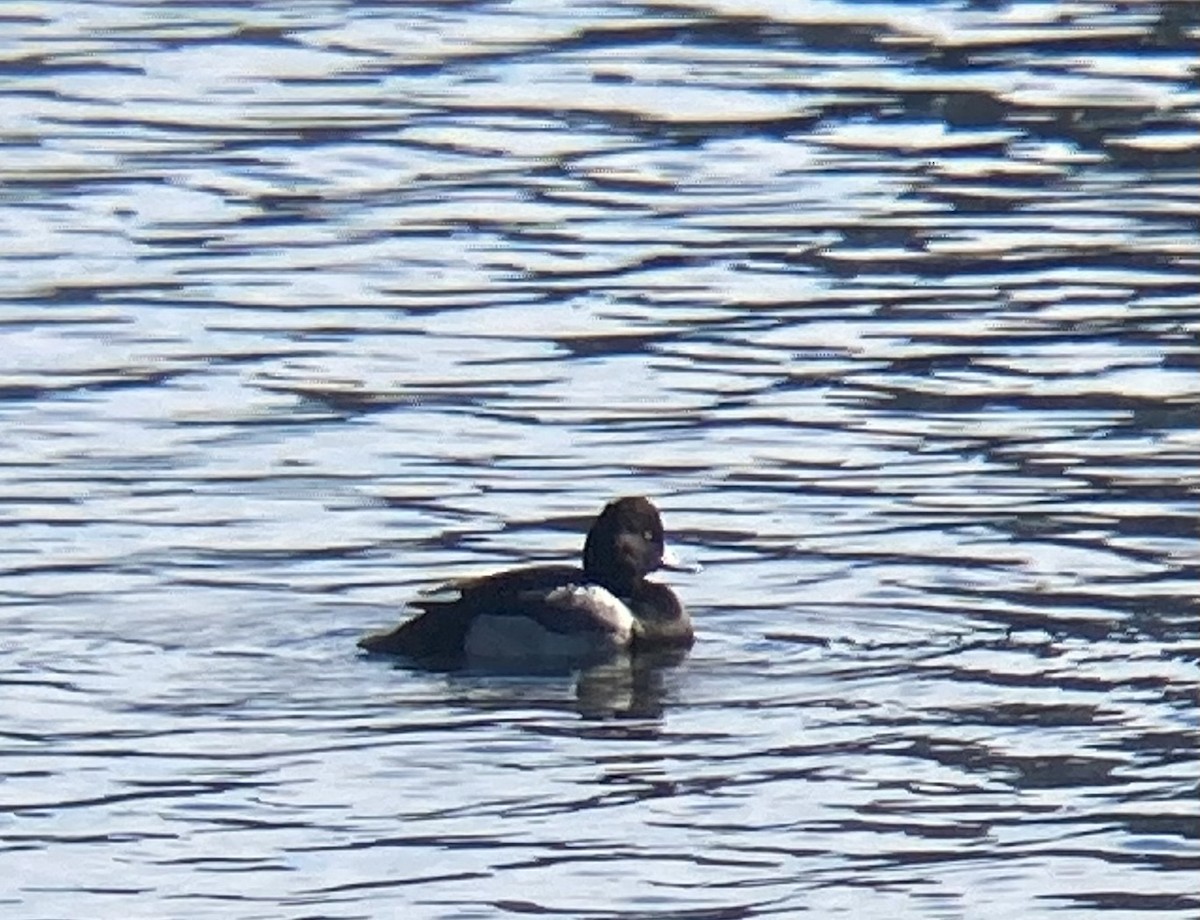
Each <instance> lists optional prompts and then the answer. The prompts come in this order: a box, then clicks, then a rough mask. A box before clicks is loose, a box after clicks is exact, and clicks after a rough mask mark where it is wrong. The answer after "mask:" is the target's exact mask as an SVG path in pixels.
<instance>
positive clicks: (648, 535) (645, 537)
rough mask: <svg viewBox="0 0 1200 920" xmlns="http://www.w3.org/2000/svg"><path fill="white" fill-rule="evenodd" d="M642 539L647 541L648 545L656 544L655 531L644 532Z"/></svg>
mask: <svg viewBox="0 0 1200 920" xmlns="http://www.w3.org/2000/svg"><path fill="white" fill-rule="evenodd" d="M642 539H643V540H645V541H646V542H647V543H653V542H654V531H653V530H643V531H642Z"/></svg>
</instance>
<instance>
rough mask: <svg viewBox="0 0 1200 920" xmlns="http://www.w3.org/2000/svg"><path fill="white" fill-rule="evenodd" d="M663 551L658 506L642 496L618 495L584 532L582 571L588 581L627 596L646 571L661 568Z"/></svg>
mask: <svg viewBox="0 0 1200 920" xmlns="http://www.w3.org/2000/svg"><path fill="white" fill-rule="evenodd" d="M664 551H665V550H664V547H663V525H662V518H661V517H659V516H658V509H657V508H655V507H654V505H652V504H651V503H650V501H649V500H648V499H645V498H640V497H637V498H618V499H617V500H616V501H613V502H609V503H608V504H607V505H605V506H604V510H603V511H602V512H600V516H599V517H598V518H596V522H595V523H594V524H592V529H591V530H589V531H588V535H587V542H586V543H584V545H583V571H584V574H585V575H586V576H587V578H588V580H589V581H592V582H594V583H596V584H599V585H603V586H604V587H606V588H608V590H609V591H611V592H613V594H616V595H617V596H618V597H628V596H630V595H631V594H632V593H633V591H634V589H635V588H636V587H637V586H638V585H639V584H641V582H642V579H644V578H645V577H646V575H647V574H649V573H650V572H653V571H655V570H656V569H659V568H662V565H663V553H664Z"/></svg>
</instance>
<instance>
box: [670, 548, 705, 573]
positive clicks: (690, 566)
mask: <svg viewBox="0 0 1200 920" xmlns="http://www.w3.org/2000/svg"><path fill="white" fill-rule="evenodd" d="M659 568H662V569H666V570H667V571H668V572H690V573H691V574H693V575H694V574H695V573H696V572H699V571H702V569H701V566H700V563H698V562H692V561H690V560H684V559H680V558H679V557H678V556H677V555H675V553H674V552H673V551H672V550H671V548H670V547H669V546H664V547H663V554H662V562H661V563H660V564H659Z"/></svg>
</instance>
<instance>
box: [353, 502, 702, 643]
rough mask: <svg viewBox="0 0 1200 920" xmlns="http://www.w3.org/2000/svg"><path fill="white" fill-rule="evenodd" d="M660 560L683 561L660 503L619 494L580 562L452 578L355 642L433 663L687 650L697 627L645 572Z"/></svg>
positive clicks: (663, 564) (671, 564) (667, 564)
mask: <svg viewBox="0 0 1200 920" xmlns="http://www.w3.org/2000/svg"><path fill="white" fill-rule="evenodd" d="M661 568H668V569H677V570H678V569H682V568H683V567H682V566H680V565H679V564H678V562H676V561H675V559H674V558H673V557H672V556H671V555H670V553H669V552H668V551H667V549H666V547H665V546H664V545H663V526H662V518H661V517H659V514H658V509H657V508H655V507H654V505H653V504H652V503H651V502H650V501H649V500H647V499H645V498H640V497H637V498H620V499H617V500H616V501H613V502H610V503H609V504H608V505H606V506H605V508H604V510H603V511H602V512H600V516H599V517H598V518H596V520H595V522H594V523H593V524H592V527H591V530H589V531H588V535H587V540H586V541H585V542H584V545H583V568H579V567H577V566H573V565H536V566H528V567H526V568H520V569H512V570H510V571H507V572H500V573H498V574H495V575H484V576H482V577H479V578H465V579H461V580H458V581H453V582H449V583H448V584H445V585H442V586H441V587H440V588H436V589H434V590H433V591H432V592H429V593H427V594H426V595H425V596H423V597H422V598H421V599H420V600H418V601H416V602H414V603H413V605H412V606H413V607H415V608H417V609H418V610H419V611H421V612H420V613H418V614H417V615H416V616H415V617H413V618H412V619H410V620H408V621H406V622H404V623H402V624H401V625H399V626H397V627H396V628H395V629H393V630H391V631H390V632H385V633H376V634H373V635H369V636H366V637H364V638H363V639H361V640H360V641H359V643H358V645H359V648H362V649H366V650H367V651H369V652H381V653H385V654H390V655H402V656H405V657H407V658H412V659H416V660H440V661H445V660H456V659H463V658H466V659H475V660H478V659H485V660H486V659H493V660H508V661H510V660H516V659H537V658H544V657H556V658H562V657H566V658H571V659H594V658H597V657H602V656H604V655H607V654H612V653H614V652H617V651H620V650H622V649H633V650H636V649H642V648H686V647H688V646H690V645H691V644H692V640H693V638H694V634H693V632H692V621H691V619H690V618H689V617H688V615H687V612H686V611H685V610H684V609H683V605H682V604H681V603H680V602H679V598H678V597H676V596H675V592H674V591H672V590H671V589H670V588H668V587H667V586H666V585H662V584H657V583H655V582H652V581H647V580H646V575H647V574H648V573H650V572H653V571H655V570H657V569H661ZM684 570H685V571H688V570H691V569H684Z"/></svg>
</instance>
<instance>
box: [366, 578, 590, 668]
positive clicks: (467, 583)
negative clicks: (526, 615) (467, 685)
mask: <svg viewBox="0 0 1200 920" xmlns="http://www.w3.org/2000/svg"><path fill="white" fill-rule="evenodd" d="M582 577H583V571H582V570H581V569H579V568H577V567H575V566H571V565H539V566H529V567H527V568H523V569H513V570H512V571H509V572H500V573H499V574H496V575H483V576H480V577H477V578H460V579H456V580H454V581H449V582H446V583H444V584H441V585H437V586H436V587H433V588H430V589H427V590H425V591H423V592H421V596H420V597H419V598H418V599H417V600H415V601H413V602H412V605H411V606H412V607H413V608H415V609H416V610H418V611H420V612H419V613H418V614H417V615H416V616H414V617H413V618H412V619H410V620H407V621H405V622H404V623H401V624H400V625H399V626H397V627H396V628H395V629H393V630H390V631H388V632H382V633H374V634H372V635H369V636H364V637H363V638H362V639H360V640H359V643H358V647H359V648H361V649H365V650H366V651H368V652H379V653H383V654H387V655H403V656H405V657H407V658H415V659H425V660H429V659H441V660H452V659H453V658H454V657H456V656H458V655H461V654H462V651H463V643H464V641H465V640H466V636H467V633H468V632H469V631H470V629H471V624H472V622H473V621H474V620H475V618H476V617H480V616H507V615H514V614H517V613H519V612H520V611H521V610H522V609H523V608H525V607H526V606H527V605H530V604H533V599H535V598H536V597H537V596H538V593H539V592H541V593H542V594H547V593H552V592H553V591H554V589H555V588H556V587H559V586H561V585H564V584H569V583H571V582H578V581H580V580H581V579H582ZM533 606H536V604H533Z"/></svg>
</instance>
